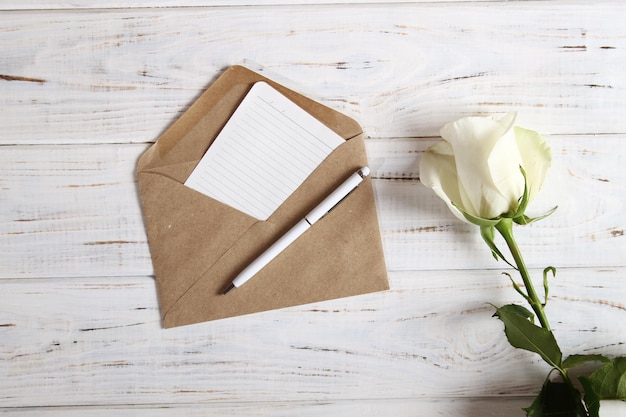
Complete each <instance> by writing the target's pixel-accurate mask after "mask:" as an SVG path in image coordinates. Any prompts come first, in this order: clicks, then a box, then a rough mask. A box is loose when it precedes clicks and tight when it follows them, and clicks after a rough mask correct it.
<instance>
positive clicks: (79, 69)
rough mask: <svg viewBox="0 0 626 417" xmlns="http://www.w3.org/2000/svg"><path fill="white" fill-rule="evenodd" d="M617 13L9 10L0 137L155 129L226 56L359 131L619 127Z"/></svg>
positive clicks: (0, 36) (599, 7)
mask: <svg viewBox="0 0 626 417" xmlns="http://www.w3.org/2000/svg"><path fill="white" fill-rule="evenodd" d="M623 15H626V4H624V3H616V2H594V3H593V4H588V5H586V4H582V3H578V2H576V3H571V2H563V1H556V2H552V1H543V2H536V3H533V2H495V3H488V4H487V3H458V4H457V3H455V4H445V3H426V4H394V5H393V6H390V5H388V4H376V5H359V6H354V5H318V6H292V7H271V6H259V7H216V8H199V9H196V8H163V9H127V10H93V11H92V10H58V11H41V12H37V13H26V12H11V11H7V12H4V13H3V19H1V20H0V48H1V49H2V51H3V60H2V61H1V64H0V76H1V77H2V79H0V91H1V93H2V94H0V106H1V107H2V108H3V109H4V110H3V112H2V123H3V131H2V134H1V135H0V143H2V144H13V143H22V144H31V143H32V144H38V143H68V144H75V143H102V142H108V143H120V142H147V141H153V140H155V139H156V138H157V137H158V136H159V134H160V133H161V132H162V131H163V130H164V129H165V128H166V127H167V126H169V124H170V123H171V122H172V121H173V120H174V119H176V118H177V117H178V116H179V115H180V114H181V112H183V111H184V110H185V109H186V107H187V106H188V105H189V104H190V103H192V102H193V101H194V100H195V98H197V97H198V95H199V94H200V93H201V92H202V91H203V89H204V88H206V86H207V85H209V84H210V83H211V82H212V81H213V80H214V79H215V78H216V77H217V76H218V75H219V74H220V73H221V72H222V71H223V70H224V69H225V68H226V67H228V66H230V65H233V64H244V65H247V66H248V67H250V68H251V69H254V70H259V71H263V72H264V73H265V74H266V75H268V76H271V77H273V78H275V79H276V80H277V81H281V82H284V83H285V84H287V85H288V86H290V87H292V88H294V89H296V90H299V91H301V92H303V93H304V94H306V95H309V96H311V97H312V98H314V99H317V100H319V101H322V102H324V103H326V104H328V105H331V106H332V107H334V108H337V109H338V110H341V111H343V112H345V113H347V114H348V115H350V116H352V117H354V118H356V119H357V120H359V121H360V122H361V124H362V125H363V127H364V129H365V132H366V134H367V135H369V136H371V137H415V136H436V135H438V131H439V128H440V127H441V126H442V125H443V124H444V123H446V122H448V121H450V120H454V119H456V118H458V117H460V116H463V115H468V114H485V113H494V112H505V111H511V110H516V111H519V112H520V113H522V114H524V115H525V117H526V118H527V120H525V122H527V124H530V125H532V126H534V127H535V128H536V129H538V130H540V131H542V132H544V133H559V134H592V133H625V132H626V119H624V118H623V117H622V116H621V115H622V114H624V112H625V111H626V108H625V107H626V104H625V100H624V99H623V97H624V95H625V88H626V82H625V81H624V79H623V77H621V75H620V74H621V72H620V68H624V67H626V55H624V54H623V53H621V51H623V50H624V49H625V48H626V36H624V29H623V25H622V22H621V20H620V19H618V18H616V16H623ZM451 103H454V104H453V105H451ZM25 126H28V129H27V130H25V128H24V127H25Z"/></svg>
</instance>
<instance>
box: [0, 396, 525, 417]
mask: <svg viewBox="0 0 626 417" xmlns="http://www.w3.org/2000/svg"><path fill="white" fill-rule="evenodd" d="M531 401H532V399H531V398H529V397H491V398H435V399H431V400H428V399H422V398H419V399H418V398H414V399H385V400H363V399H361V400H340V401H329V400H324V401H310V402H300V401H285V402H276V403H270V402H261V403H254V402H253V403H243V404H241V403H200V404H188V405H176V404H171V405H167V406H164V405H160V404H159V405H154V406H74V407H35V408H13V409H6V408H5V409H2V408H0V415H6V416H8V417H55V416H59V417H110V416H111V415H115V416H116V417H137V416H149V417H166V416H188V417H205V416H208V415H211V416H214V415H215V416H224V417H230V416H250V417H284V416H290V417H292V416H299V417H319V416H321V415H331V416H333V417H354V416H360V417H380V416H387V415H393V416H395V417H415V416H416V415H419V416H435V415H436V416H440V417H459V416H468V417H469V416H475V415H480V416H483V417H501V416H509V417H522V416H523V415H524V413H523V412H522V407H527V406H528V405H529V404H530V402H531ZM417 410H419V411H417ZM416 412H418V413H419V414H416Z"/></svg>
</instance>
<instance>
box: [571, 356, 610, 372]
mask: <svg viewBox="0 0 626 417" xmlns="http://www.w3.org/2000/svg"><path fill="white" fill-rule="evenodd" d="M587 362H610V361H609V359H608V358H607V357H606V356H602V355H570V356H568V357H567V358H566V359H565V360H564V361H563V368H565V369H569V368H575V367H577V366H580V365H582V364H584V363H587Z"/></svg>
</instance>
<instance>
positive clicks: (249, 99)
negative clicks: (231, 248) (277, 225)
mask: <svg viewBox="0 0 626 417" xmlns="http://www.w3.org/2000/svg"><path fill="white" fill-rule="evenodd" d="M342 143H344V139H343V138H342V137H341V136H339V135H338V134H336V133H335V132H333V131H332V130H331V129H330V128H328V127H327V126H325V125H324V124H323V123H322V122H320V121H319V120H317V119H316V118H314V117H313V116H311V115H310V114H309V113H307V112H306V111H305V110H303V109H302V108H300V107H299V106H298V105H296V104H295V103H294V102H292V101H291V100H289V99H288V98H287V97H285V96H284V95H282V94H281V93H280V92H278V91H277V90H276V89H274V88H273V87H271V86H270V85H269V84H267V83H265V82H257V83H255V84H254V85H253V86H252V88H251V89H250V91H249V92H248V94H247V95H246V96H245V97H244V99H243V101H242V102H241V104H240V105H239V107H237V109H236V110H235V112H234V113H233V115H232V116H231V118H230V119H229V120H228V122H227V123H226V125H225V126H224V128H223V129H222V131H221V132H220V133H219V135H218V136H217V138H216V139H215V141H214V142H213V143H212V144H211V146H210V147H209V149H208V151H207V152H206V153H205V154H204V156H203V157H202V159H201V160H200V162H199V163H198V165H197V166H196V167H195V168H194V170H193V172H192V173H191V175H190V176H189V178H188V179H187V181H185V185H186V186H188V187H190V188H192V189H194V190H196V191H199V192H201V193H203V194H205V195H208V196H209V197H212V198H214V199H216V200H218V201H221V202H222V203H224V204H227V205H229V206H231V207H234V208H236V209H237V210H240V211H242V212H244V213H246V214H249V215H250V216H253V217H255V218H257V219H259V220H267V218H269V217H270V216H271V215H272V213H273V212H274V211H275V210H276V209H277V208H278V207H279V206H280V205H281V204H282V203H283V202H284V201H285V200H286V199H287V198H288V197H289V196H290V195H291V194H292V193H293V192H294V191H295V190H296V188H298V187H299V186H300V185H301V184H302V183H303V182H304V180H305V179H306V178H307V177H308V176H309V175H311V173H312V172H313V170H315V168H317V166H318V165H319V164H320V163H321V162H322V161H323V160H324V159H325V158H326V157H327V156H328V155H330V153H331V152H332V151H333V150H334V149H335V148H337V146H339V145H340V144H342Z"/></svg>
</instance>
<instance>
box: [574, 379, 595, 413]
mask: <svg viewBox="0 0 626 417" xmlns="http://www.w3.org/2000/svg"><path fill="white" fill-rule="evenodd" d="M578 380H579V381H580V384H581V385H582V386H583V389H584V390H585V395H584V397H583V401H584V402H585V406H586V407H587V412H588V415H589V417H600V397H599V396H598V394H597V393H596V392H595V390H594V389H593V384H592V383H591V381H590V380H589V378H587V377H586V376H581V377H578Z"/></svg>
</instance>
